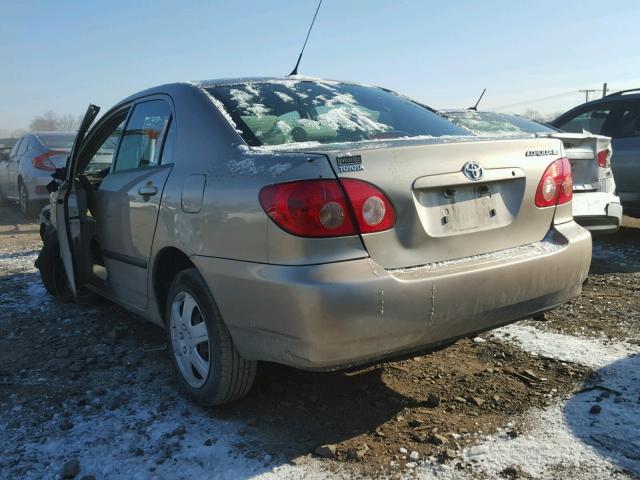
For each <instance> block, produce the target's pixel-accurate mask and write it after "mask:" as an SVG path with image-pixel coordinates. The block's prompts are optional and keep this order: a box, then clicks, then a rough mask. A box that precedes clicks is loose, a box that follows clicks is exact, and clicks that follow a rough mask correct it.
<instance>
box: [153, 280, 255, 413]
mask: <svg viewBox="0 0 640 480" xmlns="http://www.w3.org/2000/svg"><path fill="white" fill-rule="evenodd" d="M165 311H166V325H167V334H168V341H169V351H170V354H171V358H172V360H173V363H174V365H175V367H176V370H177V371H178V374H179V376H180V380H181V381H182V384H183V386H184V387H185V389H186V390H187V392H188V393H189V395H190V396H191V397H192V398H193V399H194V400H195V401H196V402H197V403H199V404H201V405H205V406H214V405H220V404H223V403H227V402H231V401H233V400H237V399H239V398H242V397H244V396H245V395H246V394H247V393H248V392H249V390H251V386H252V385H253V381H254V379H255V376H256V365H257V362H255V361H252V360H246V359H244V358H242V357H241V356H240V354H239V353H238V351H237V350H236V348H235V346H234V345H233V341H232V339H231V335H230V334H229V331H228V330H227V327H226V325H225V324H224V322H223V321H222V316H221V315H220V312H219V310H218V307H217V305H216V303H215V301H214V300H213V296H212V295H211V292H210V291H209V288H208V287H207V285H206V283H205V282H204V280H203V279H202V277H201V276H200V274H199V273H198V271H197V270H196V269H195V268H192V269H188V270H184V271H182V272H180V273H179V274H178V275H177V276H176V278H175V279H174V280H173V282H172V284H171V287H170V288H169V295H168V297H167V304H166V310H165Z"/></svg>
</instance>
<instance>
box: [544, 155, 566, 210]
mask: <svg viewBox="0 0 640 480" xmlns="http://www.w3.org/2000/svg"><path fill="white" fill-rule="evenodd" d="M572 198H573V175H572V174H571V164H570V163H569V160H568V159H567V158H561V159H559V160H556V161H555V162H553V163H552V164H551V165H549V166H548V167H547V169H546V170H545V171H544V174H543V175H542V178H541V179H540V183H539V184H538V190H537V191H536V199H535V202H536V206H537V207H552V206H554V205H562V204H563V203H567V202H570V201H571V199H572Z"/></svg>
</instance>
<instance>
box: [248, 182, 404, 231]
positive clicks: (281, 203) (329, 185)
mask: <svg viewBox="0 0 640 480" xmlns="http://www.w3.org/2000/svg"><path fill="white" fill-rule="evenodd" d="M260 205H262V208H264V210H265V212H267V215H269V217H271V219H272V220H273V221H274V222H275V223H276V224H277V225H278V226H279V227H281V228H282V229H284V230H286V231H287V232H289V233H292V234H294V235H298V236H301V237H341V236H346V235H357V234H358V233H372V232H381V231H383V230H388V229H389V228H392V227H393V225H395V221H396V214H395V210H394V209H393V205H391V202H390V201H389V199H388V198H387V197H386V195H385V194H384V193H382V192H381V191H380V190H379V189H378V188H376V187H375V186H373V185H371V184H370V183H367V182H363V181H360V180H353V179H345V180H342V181H338V180H301V181H295V182H286V183H278V184H275V185H269V186H267V187H264V188H262V190H260Z"/></svg>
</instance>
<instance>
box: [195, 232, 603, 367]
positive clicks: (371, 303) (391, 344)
mask: <svg viewBox="0 0 640 480" xmlns="http://www.w3.org/2000/svg"><path fill="white" fill-rule="evenodd" d="M193 260H194V262H195V264H196V266H197V267H198V268H199V270H200V272H201V273H202V274H203V276H204V278H205V279H206V281H207V282H208V284H209V286H210V288H211V291H212V292H213V295H214V297H215V298H216V301H217V303H218V306H219V308H220V311H221V313H222V316H223V318H224V319H225V323H226V324H227V326H228V327H229V330H230V332H231V334H232V337H233V340H234V343H235V345H236V347H237V348H238V350H239V351H240V353H241V354H242V355H243V356H245V357H246V358H250V359H256V360H267V361H274V362H278V363H283V364H286V365H291V366H294V367H298V368H305V369H334V368H340V367H347V366H351V365H354V364H358V363H364V362H368V361H372V360H376V359H380V358H384V357H387V356H392V355H394V354H399V353H402V352H408V351H412V350H420V349H423V348H426V347H429V346H434V345H437V344H440V343H445V342H447V341H449V340H451V339H455V338H458V337H461V336H466V335H470V334H472V333H475V332H479V331H482V330H487V329H490V328H493V327H496V326H498V325H501V324H504V323H508V322H510V321H513V320H517V319H520V318H525V317H527V316H530V315H533V314H535V313H537V312H540V311H544V310H548V309H549V308H551V307H553V306H556V305H558V304H560V303H563V302H566V301H567V300H569V299H570V298H572V297H574V296H575V295H578V294H579V293H580V290H581V285H582V282H583V281H584V280H585V278H586V276H587V272H588V269H589V264H590V261H591V236H590V234H589V232H587V231H586V230H584V229H583V228H581V227H580V226H578V225H577V224H576V223H575V222H573V221H571V222H568V223H564V224H561V225H556V226H555V227H554V229H553V230H552V231H551V232H550V234H549V235H548V236H547V238H546V239H545V240H544V241H542V242H537V243H535V244H532V245H527V246H523V247H518V248H515V249H510V250H505V251H502V252H497V253H494V254H488V255H481V256H476V257H472V258H469V259H461V260H459V261H455V262H449V263H442V264H430V265H426V266H423V267H418V268H415V269H408V270H394V271H387V270H384V269H382V268H381V267H379V266H378V265H376V263H375V262H373V261H372V260H371V259H360V260H352V261H345V262H337V263H331V264H321V265H312V266H281V265H265V264H254V263H249V262H238V261H233V260H224V259H215V258H210V257H193Z"/></svg>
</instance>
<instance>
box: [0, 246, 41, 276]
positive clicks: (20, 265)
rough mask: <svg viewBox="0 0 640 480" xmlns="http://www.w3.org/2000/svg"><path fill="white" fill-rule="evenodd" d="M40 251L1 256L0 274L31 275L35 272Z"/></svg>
mask: <svg viewBox="0 0 640 480" xmlns="http://www.w3.org/2000/svg"><path fill="white" fill-rule="evenodd" d="M39 254H40V250H27V251H23V252H14V253H3V254H0V273H9V272H10V273H12V274H16V273H30V272H35V271H36V267H35V265H34V263H35V261H36V259H37V258H38V255H39Z"/></svg>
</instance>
